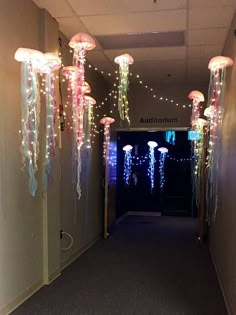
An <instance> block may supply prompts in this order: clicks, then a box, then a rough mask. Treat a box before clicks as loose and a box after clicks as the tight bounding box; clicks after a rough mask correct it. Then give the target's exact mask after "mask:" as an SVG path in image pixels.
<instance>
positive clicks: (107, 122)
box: [100, 117, 115, 125]
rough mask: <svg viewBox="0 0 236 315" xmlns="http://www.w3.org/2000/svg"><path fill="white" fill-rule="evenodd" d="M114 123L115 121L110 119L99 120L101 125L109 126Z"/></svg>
mask: <svg viewBox="0 0 236 315" xmlns="http://www.w3.org/2000/svg"><path fill="white" fill-rule="evenodd" d="M114 122H115V119H114V118H112V117H103V118H102V119H100V124H103V125H110V124H113V123H114Z"/></svg>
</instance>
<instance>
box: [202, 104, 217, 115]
mask: <svg viewBox="0 0 236 315" xmlns="http://www.w3.org/2000/svg"><path fill="white" fill-rule="evenodd" d="M214 113H215V108H214V106H213V105H211V106H208V107H207V108H206V109H205V110H204V116H206V117H207V118H212V117H213V116H214Z"/></svg>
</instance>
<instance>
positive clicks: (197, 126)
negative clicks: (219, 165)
mask: <svg viewBox="0 0 236 315" xmlns="http://www.w3.org/2000/svg"><path fill="white" fill-rule="evenodd" d="M207 125H208V122H207V120H205V119H202V118H198V119H196V120H195V121H193V125H192V127H193V129H194V132H195V133H196V134H197V137H195V138H193V156H194V160H193V165H192V189H193V196H194V197H195V202H196V206H197V207H198V208H199V205H200V196H201V191H200V188H201V179H202V172H203V171H204V164H203V163H204V161H203V150H204V149H205V148H204V133H205V132H206V127H207Z"/></svg>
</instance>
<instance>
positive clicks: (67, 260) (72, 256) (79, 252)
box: [0, 235, 101, 315]
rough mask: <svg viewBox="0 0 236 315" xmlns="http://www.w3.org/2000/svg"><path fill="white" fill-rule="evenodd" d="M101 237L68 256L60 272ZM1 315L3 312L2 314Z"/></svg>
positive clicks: (99, 236)
mask: <svg viewBox="0 0 236 315" xmlns="http://www.w3.org/2000/svg"><path fill="white" fill-rule="evenodd" d="M100 239H101V235H98V236H97V237H96V238H94V239H93V240H92V241H91V242H89V243H88V244H87V245H86V246H84V247H83V248H82V249H80V250H79V251H77V252H75V253H73V254H72V255H71V256H70V257H69V258H67V259H66V260H65V261H62V263H61V268H60V272H62V271H63V270H64V269H66V268H67V267H68V266H69V265H71V264H72V263H73V262H74V261H75V260H76V259H78V258H79V257H80V256H81V255H82V254H83V253H85V252H86V251H87V250H88V249H89V248H90V247H92V246H93V245H94V244H95V243H96V242H97V241H99V240H100ZM0 315H1V314H0Z"/></svg>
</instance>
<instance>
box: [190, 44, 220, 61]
mask: <svg viewBox="0 0 236 315" xmlns="http://www.w3.org/2000/svg"><path fill="white" fill-rule="evenodd" d="M221 53H222V47H221V46H218V45H212V46H189V47H188V58H189V59H199V62H198V64H199V63H200V61H201V60H203V59H204V61H210V59H211V58H212V57H214V56H218V55H220V54H221Z"/></svg>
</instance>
